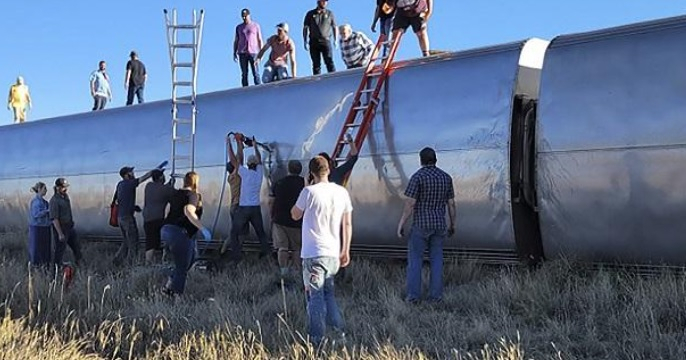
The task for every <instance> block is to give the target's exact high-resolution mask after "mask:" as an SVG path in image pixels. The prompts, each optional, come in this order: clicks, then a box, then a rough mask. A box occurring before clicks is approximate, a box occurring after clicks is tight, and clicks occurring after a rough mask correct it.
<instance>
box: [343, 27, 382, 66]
mask: <svg viewBox="0 0 686 360" xmlns="http://www.w3.org/2000/svg"><path fill="white" fill-rule="evenodd" d="M340 32H341V56H342V57H343V62H344V63H345V66H346V67H347V68H348V69H354V68H359V67H363V66H367V64H368V63H369V60H370V59H371V57H372V51H374V43H373V42H372V41H371V40H369V38H368V37H367V35H365V34H364V33H363V32H361V31H353V28H352V27H351V26H350V24H345V25H341V28H340Z"/></svg>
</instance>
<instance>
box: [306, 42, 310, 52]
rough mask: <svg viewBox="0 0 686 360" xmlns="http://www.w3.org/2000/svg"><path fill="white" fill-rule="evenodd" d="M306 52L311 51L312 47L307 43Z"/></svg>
mask: <svg viewBox="0 0 686 360" xmlns="http://www.w3.org/2000/svg"><path fill="white" fill-rule="evenodd" d="M305 51H310V45H309V44H308V43H307V42H305Z"/></svg>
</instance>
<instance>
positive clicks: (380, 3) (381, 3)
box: [372, 0, 395, 36]
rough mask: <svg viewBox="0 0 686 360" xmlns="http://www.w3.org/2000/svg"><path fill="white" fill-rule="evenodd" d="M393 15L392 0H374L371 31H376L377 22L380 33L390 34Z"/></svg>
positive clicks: (393, 5) (393, 6)
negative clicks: (374, 6) (374, 7)
mask: <svg viewBox="0 0 686 360" xmlns="http://www.w3.org/2000/svg"><path fill="white" fill-rule="evenodd" d="M393 15H395V4H394V0H376V9H375V10H374V20H372V32H376V24H377V23H379V31H380V32H381V35H386V36H388V35H390V33H391V26H392V25H393Z"/></svg>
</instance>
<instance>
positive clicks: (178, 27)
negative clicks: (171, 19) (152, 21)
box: [168, 25, 198, 29]
mask: <svg viewBox="0 0 686 360" xmlns="http://www.w3.org/2000/svg"><path fill="white" fill-rule="evenodd" d="M168 26H169V27H170V28H172V29H195V28H197V27H198V25H168Z"/></svg>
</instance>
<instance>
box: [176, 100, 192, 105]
mask: <svg viewBox="0 0 686 360" xmlns="http://www.w3.org/2000/svg"><path fill="white" fill-rule="evenodd" d="M172 103H173V104H188V105H193V100H190V99H172Z"/></svg>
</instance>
